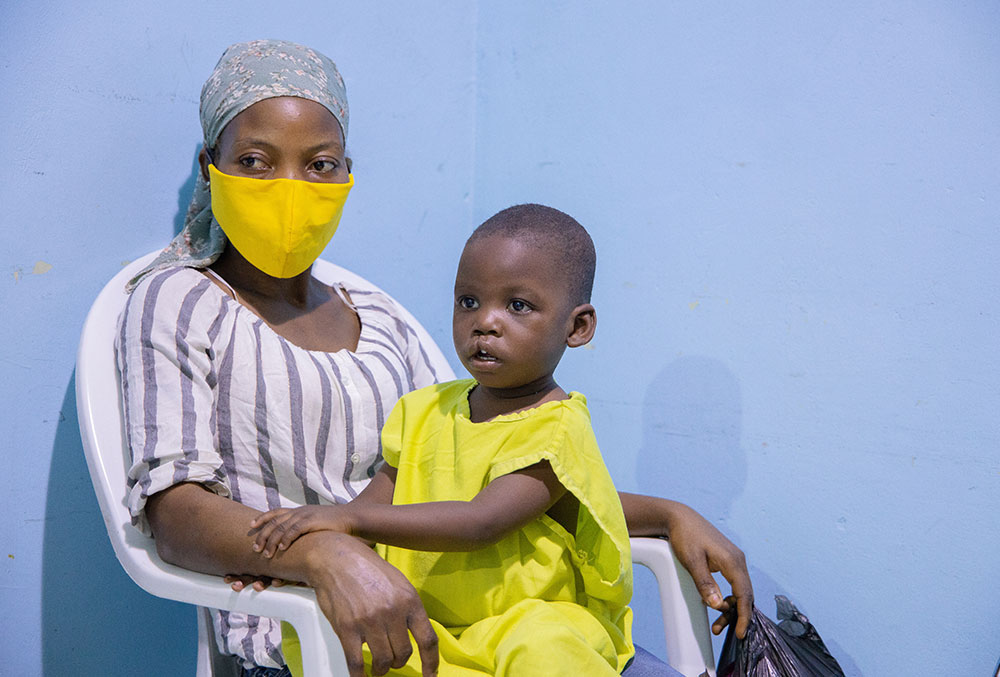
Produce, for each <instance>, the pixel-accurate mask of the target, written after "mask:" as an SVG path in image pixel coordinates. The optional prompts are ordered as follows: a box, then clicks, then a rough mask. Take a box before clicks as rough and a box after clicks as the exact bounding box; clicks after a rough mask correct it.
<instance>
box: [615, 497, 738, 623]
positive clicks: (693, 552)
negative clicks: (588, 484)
mask: <svg viewBox="0 0 1000 677" xmlns="http://www.w3.org/2000/svg"><path fill="white" fill-rule="evenodd" d="M618 496H619V498H620V499H621V502H622V509H623V510H624V511H625V522H626V523H627V524H628V531H629V535H630V536H662V537H666V538H669V539H670V545H671V546H672V547H673V549H674V553H676V555H677V559H679V560H680V561H681V564H683V565H684V568H685V569H687V570H688V572H689V573H690V574H691V578H693V579H694V582H695V585H697V586H698V591H699V592H700V593H701V599H702V601H703V602H704V603H705V604H706V605H707V606H710V607H712V608H713V609H716V610H717V611H721V612H723V615H722V616H720V617H719V618H718V619H717V620H716V621H715V623H713V624H712V632H714V633H715V634H719V633H720V632H722V630H723V629H724V628H725V627H726V625H727V624H728V623H729V615H728V614H729V613H731V612H732V611H733V610H734V609H735V611H736V614H737V621H736V635H737V636H738V637H740V638H742V637H744V636H745V635H746V631H747V624H748V623H749V622H750V612H751V610H752V609H753V585H752V584H751V583H750V574H749V573H748V572H747V564H746V558H745V557H744V556H743V552H742V551H741V550H740V549H739V548H737V547H736V546H735V545H733V544H732V542H731V541H730V540H729V539H728V538H726V537H725V536H723V535H722V533H721V532H720V531H719V530H718V529H716V528H715V527H714V526H712V524H711V523H710V522H709V521H708V520H706V519H705V518H704V517H702V516H701V515H699V514H698V513H697V512H695V511H694V510H692V509H691V508H689V507H688V506H686V505H684V504H683V503H678V502H677V501H670V500H667V499H665V498H656V497H654V496H641V495H639V494H627V493H625V492H619V493H618ZM714 571H718V572H719V573H721V574H722V575H723V577H725V579H726V580H727V581H729V584H730V586H732V590H733V594H732V595H731V596H729V597H726V598H723V597H722V593H721V592H720V591H719V586H718V584H717V583H716V582H715V579H714V578H713V577H712V572H714Z"/></svg>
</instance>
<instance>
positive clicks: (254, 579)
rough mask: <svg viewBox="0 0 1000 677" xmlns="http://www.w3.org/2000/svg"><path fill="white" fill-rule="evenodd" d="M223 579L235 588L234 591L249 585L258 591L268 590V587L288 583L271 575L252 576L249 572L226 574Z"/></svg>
mask: <svg viewBox="0 0 1000 677" xmlns="http://www.w3.org/2000/svg"><path fill="white" fill-rule="evenodd" d="M222 580H224V581H225V582H226V583H228V584H229V587H231V588H232V589H233V591H234V592H239V591H240V590H243V589H244V588H246V587H247V586H253V589H254V590H256V591H257V592H260V591H261V590H267V589H268V588H280V587H282V586H284V585H285V584H286V582H287V581H284V580H282V579H280V578H272V577H270V576H251V575H249V574H226V575H225V576H223V578H222Z"/></svg>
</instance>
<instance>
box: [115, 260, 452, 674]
mask: <svg viewBox="0 0 1000 677" xmlns="http://www.w3.org/2000/svg"><path fill="white" fill-rule="evenodd" d="M341 289H342V291H346V293H347V294H348V296H349V298H350V299H351V301H353V303H354V306H353V307H354V309H355V310H356V312H357V314H358V317H359V318H360V320H361V336H360V339H359V341H358V347H357V349H356V350H354V351H353V352H352V351H349V350H341V351H338V352H335V353H324V352H319V351H311V350H305V349H303V348H299V347H298V346H295V345H293V344H291V343H289V342H288V341H287V340H285V339H284V338H282V337H281V336H279V335H278V334H276V333H275V332H274V331H273V330H272V329H271V328H270V327H269V326H268V325H267V324H266V323H264V321H263V320H262V319H260V317H258V316H257V315H256V314H254V313H253V312H252V311H250V310H249V309H247V308H246V307H245V306H243V305H241V304H240V303H239V302H238V301H236V300H234V299H233V298H231V297H230V296H229V295H228V294H226V293H225V292H223V291H222V290H221V289H220V288H219V287H218V286H216V285H215V284H213V283H212V282H211V281H210V280H209V279H208V278H207V277H205V276H204V275H203V274H201V273H200V272H198V271H197V270H193V269H190V268H174V269H170V270H166V271H162V272H159V273H155V274H151V275H149V276H148V277H147V278H145V279H144V280H143V281H142V282H141V283H140V284H139V286H138V287H137V288H136V289H135V291H134V292H133V293H132V295H131V296H130V298H129V300H128V302H127V305H126V306H125V310H124V311H123V312H122V316H121V319H120V331H119V334H118V339H117V342H116V350H117V355H118V367H119V369H120V371H121V375H122V391H123V392H122V395H123V399H124V404H125V419H126V427H127V433H128V440H129V444H130V446H131V450H132V460H133V465H132V467H131V470H130V471H129V494H128V499H127V500H128V506H129V509H130V510H131V513H132V521H133V523H134V524H135V525H136V527H138V528H139V529H140V530H142V531H143V532H144V533H146V534H149V533H150V529H149V524H148V522H147V520H146V515H145V512H144V507H145V505H146V500H147V499H148V497H149V496H151V495H153V494H155V493H157V492H159V491H162V490H163V489H166V488H168V487H170V486H173V485H175V484H178V483H181V482H198V483H201V484H203V485H204V486H206V487H208V488H210V489H211V490H213V491H215V492H216V493H218V494H220V495H222V496H227V497H231V498H233V499H234V500H236V501H239V502H240V503H243V504H245V505H248V506H250V507H252V508H256V509H258V510H268V509H272V508H277V507H282V506H285V507H290V506H295V505H302V504H306V503H343V502H346V501H349V500H351V499H352V498H353V497H355V496H357V494H358V493H359V492H360V491H361V489H363V488H364V486H365V485H366V484H367V482H368V480H369V479H370V478H371V477H372V476H373V475H374V474H375V471H376V469H377V468H378V466H379V464H380V463H381V442H380V436H379V433H380V431H381V428H382V423H383V422H384V420H385V417H386V416H388V414H389V411H390V410H391V409H392V407H393V405H394V404H395V403H396V400H398V399H399V398H400V397H401V396H402V395H403V394H405V393H407V392H409V391H411V390H414V389H415V388H419V387H422V386H424V385H429V384H431V383H434V382H436V381H437V380H438V379H437V378H436V375H435V373H434V371H433V368H432V366H431V364H430V362H429V360H428V359H427V356H426V354H425V353H424V351H423V348H422V347H421V345H420V343H419V341H418V339H417V337H416V334H415V333H414V331H413V329H412V328H411V327H410V326H409V325H408V324H407V323H406V322H405V321H404V320H403V319H402V318H401V317H400V315H399V313H398V310H397V306H396V305H395V303H394V302H393V301H392V300H391V299H389V298H388V297H386V296H385V295H384V294H381V293H379V292H373V291H370V290H361V289H356V288H352V286H351V285H342V286H341ZM214 620H215V627H216V631H217V636H218V641H219V649H220V651H222V652H223V653H225V654H234V655H236V656H238V657H239V658H241V659H242V660H243V664H244V665H245V666H247V667H251V666H253V665H259V666H267V667H278V666H280V665H282V664H283V662H284V661H283V659H282V656H281V652H280V648H279V647H280V641H281V629H280V624H279V623H278V622H277V621H274V620H272V619H268V618H259V617H255V616H246V615H243V614H236V613H228V612H216V613H215V619H214Z"/></svg>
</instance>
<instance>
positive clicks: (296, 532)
mask: <svg viewBox="0 0 1000 677" xmlns="http://www.w3.org/2000/svg"><path fill="white" fill-rule="evenodd" d="M350 514H351V509H350V508H348V507H347V506H339V505H304V506H302V507H300V508H276V509H275V510H268V511H267V512H265V513H264V514H263V515H259V516H257V517H256V518H254V520H253V521H252V522H251V523H250V529H251V531H252V530H255V529H256V530H257V535H256V537H255V538H254V542H253V550H254V552H259V553H260V554H261V555H263V556H264V557H267V558H271V557H274V554H275V553H276V552H278V551H279V550H288V546H290V545H291V544H292V543H294V542H295V540H296V539H297V538H299V537H300V536H302V535H303V534H308V533H310V532H312V531H338V532H340V533H342V534H348V535H350V534H351V530H352V529H351V519H350Z"/></svg>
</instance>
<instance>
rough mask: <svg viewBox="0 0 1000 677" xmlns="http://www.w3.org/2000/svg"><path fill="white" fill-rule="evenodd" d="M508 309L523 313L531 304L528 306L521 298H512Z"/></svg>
mask: <svg viewBox="0 0 1000 677" xmlns="http://www.w3.org/2000/svg"><path fill="white" fill-rule="evenodd" d="M510 309H511V310H513V311H514V312H515V313H524V312H527V311H528V310H530V309H531V306H529V305H528V304H527V303H525V302H524V301H522V300H521V299H514V300H513V301H511V302H510Z"/></svg>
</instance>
